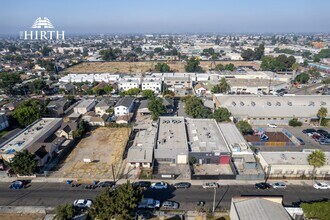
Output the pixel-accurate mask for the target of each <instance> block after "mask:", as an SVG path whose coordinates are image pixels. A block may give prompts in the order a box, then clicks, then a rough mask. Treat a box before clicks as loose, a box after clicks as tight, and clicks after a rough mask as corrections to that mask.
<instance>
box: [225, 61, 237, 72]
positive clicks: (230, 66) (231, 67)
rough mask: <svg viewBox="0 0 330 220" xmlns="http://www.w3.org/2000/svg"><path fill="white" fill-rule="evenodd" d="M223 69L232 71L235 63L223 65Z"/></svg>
mask: <svg viewBox="0 0 330 220" xmlns="http://www.w3.org/2000/svg"><path fill="white" fill-rule="evenodd" d="M225 70H228V71H234V70H235V65H234V64H232V63H229V64H227V65H226V66H225Z"/></svg>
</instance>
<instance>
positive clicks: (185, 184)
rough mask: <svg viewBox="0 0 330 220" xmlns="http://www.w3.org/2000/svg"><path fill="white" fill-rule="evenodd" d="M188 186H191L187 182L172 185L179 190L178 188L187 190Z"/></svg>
mask: <svg viewBox="0 0 330 220" xmlns="http://www.w3.org/2000/svg"><path fill="white" fill-rule="evenodd" d="M190 186H191V184H190V183H188V182H179V183H175V184H174V187H175V188H177V189H179V188H184V189H187V188H189V187H190Z"/></svg>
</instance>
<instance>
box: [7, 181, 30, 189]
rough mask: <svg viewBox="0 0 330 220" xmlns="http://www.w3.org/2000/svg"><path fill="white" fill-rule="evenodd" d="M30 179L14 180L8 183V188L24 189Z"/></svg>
mask: <svg viewBox="0 0 330 220" xmlns="http://www.w3.org/2000/svg"><path fill="white" fill-rule="evenodd" d="M29 183H30V181H28V180H15V181H13V182H11V184H10V185H9V188H10V189H25V188H27V187H28V185H29Z"/></svg>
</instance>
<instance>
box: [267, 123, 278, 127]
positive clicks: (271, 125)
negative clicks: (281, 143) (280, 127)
mask: <svg viewBox="0 0 330 220" xmlns="http://www.w3.org/2000/svg"><path fill="white" fill-rule="evenodd" d="M267 126H268V127H270V128H277V125H276V124H269V123H268V124H267Z"/></svg>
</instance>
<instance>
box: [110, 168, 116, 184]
mask: <svg viewBox="0 0 330 220" xmlns="http://www.w3.org/2000/svg"><path fill="white" fill-rule="evenodd" d="M111 169H112V176H113V181H114V182H116V179H115V169H114V167H113V164H111Z"/></svg>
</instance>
